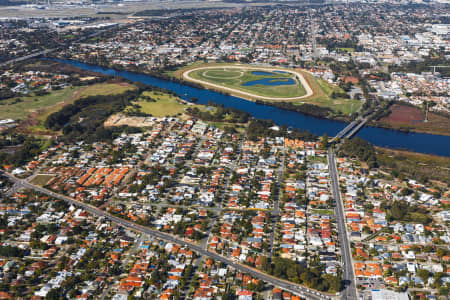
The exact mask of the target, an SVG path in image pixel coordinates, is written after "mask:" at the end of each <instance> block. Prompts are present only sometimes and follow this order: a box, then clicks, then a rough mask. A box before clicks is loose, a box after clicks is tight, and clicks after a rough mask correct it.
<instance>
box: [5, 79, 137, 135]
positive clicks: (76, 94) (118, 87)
mask: <svg viewBox="0 0 450 300" xmlns="http://www.w3.org/2000/svg"><path fill="white" fill-rule="evenodd" d="M134 88H135V86H134V85H131V84H128V83H98V84H93V85H89V86H82V87H67V88H65V89H62V90H56V91H52V92H50V93H49V94H48V95H43V96H32V95H30V96H26V97H20V98H11V99H6V100H3V101H0V103H2V104H3V105H0V119H3V118H11V119H16V120H21V121H24V123H23V124H22V128H24V129H26V130H27V131H29V132H34V133H39V132H44V131H47V130H46V128H45V127H44V125H43V123H44V121H45V119H46V118H47V117H48V116H49V115H50V114H51V113H54V112H56V111H58V110H60V109H61V108H62V107H63V106H65V105H67V104H70V103H73V102H74V101H75V100H77V99H80V98H82V97H88V96H95V95H115V94H120V93H123V92H125V91H127V90H129V89H134ZM17 99H21V100H22V101H20V102H17ZM15 102H17V103H15Z"/></svg>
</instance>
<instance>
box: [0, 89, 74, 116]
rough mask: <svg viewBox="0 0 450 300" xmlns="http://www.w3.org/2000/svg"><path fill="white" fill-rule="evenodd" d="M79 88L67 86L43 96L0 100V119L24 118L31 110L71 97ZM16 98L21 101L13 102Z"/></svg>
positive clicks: (49, 105)
mask: <svg viewBox="0 0 450 300" xmlns="http://www.w3.org/2000/svg"><path fill="white" fill-rule="evenodd" d="M80 89H81V88H80V87H68V88H65V89H63V90H58V91H53V92H51V93H50V94H48V95H44V96H27V97H20V98H11V99H7V100H2V101H0V104H2V105H1V106H0V119H3V118H11V119H16V120H25V119H26V118H27V117H28V115H29V114H30V113H32V112H37V111H38V110H42V109H46V108H50V107H51V106H54V105H56V104H57V103H59V102H64V101H67V100H69V99H71V98H73V97H74V96H75V95H76V93H77V91H79V90H80ZM18 99H22V100H23V101H21V102H18V103H15V102H16V101H17V100H18Z"/></svg>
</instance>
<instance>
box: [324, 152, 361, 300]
mask: <svg viewBox="0 0 450 300" xmlns="http://www.w3.org/2000/svg"><path fill="white" fill-rule="evenodd" d="M328 168H329V172H330V178H331V188H332V193H333V198H334V200H335V202H336V209H335V214H336V222H337V228H338V234H339V246H340V248H341V258H342V264H343V265H342V279H343V280H344V284H345V287H344V290H343V291H342V292H341V294H342V298H343V299H349V300H356V299H357V293H356V286H355V276H354V273H353V265H352V256H351V255H352V254H351V252H350V245H349V243H348V235H347V227H346V226H345V216H344V207H343V204H342V199H341V193H340V191H339V180H338V172H337V168H336V161H335V155H334V152H333V150H332V149H331V148H328Z"/></svg>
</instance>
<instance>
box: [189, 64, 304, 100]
mask: <svg viewBox="0 0 450 300" xmlns="http://www.w3.org/2000/svg"><path fill="white" fill-rule="evenodd" d="M253 72H264V70H258V69H255V70H246V69H236V68H228V69H227V68H226V67H218V68H217V69H202V70H196V71H193V72H191V73H190V74H189V76H190V77H192V78H194V79H198V80H203V81H206V82H210V83H213V84H218V85H222V86H224V87H227V88H232V89H236V90H239V91H243V92H246V93H252V94H254V95H257V96H265V97H276V98H291V97H300V96H303V95H305V94H306V91H305V88H304V87H303V85H302V84H301V83H300V82H298V81H297V79H295V76H294V75H293V74H290V73H274V72H270V71H267V72H269V73H270V74H263V75H258V74H253ZM266 78H268V79H269V80H270V81H271V82H275V81H287V80H289V79H293V80H294V81H295V84H289V85H269V84H256V85H251V86H245V84H246V83H248V82H251V81H254V80H260V79H266Z"/></svg>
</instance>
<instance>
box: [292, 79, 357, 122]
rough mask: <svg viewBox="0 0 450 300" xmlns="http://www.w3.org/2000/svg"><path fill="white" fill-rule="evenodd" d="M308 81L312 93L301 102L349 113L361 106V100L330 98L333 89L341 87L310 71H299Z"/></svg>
mask: <svg viewBox="0 0 450 300" xmlns="http://www.w3.org/2000/svg"><path fill="white" fill-rule="evenodd" d="M300 72H301V73H302V74H303V76H304V77H305V79H306V81H308V83H309V85H310V86H311V88H312V89H313V91H314V95H313V96H311V97H309V98H306V99H304V100H302V102H303V103H310V104H315V105H318V106H323V107H329V108H331V109H332V110H333V111H335V112H341V113H343V114H346V115H349V114H351V113H352V112H355V111H357V110H358V109H359V107H360V106H361V101H359V100H353V99H345V98H337V99H333V98H331V94H332V93H333V91H337V92H338V91H341V88H340V87H338V86H335V85H331V84H329V83H327V82H325V81H324V80H322V79H316V78H314V76H312V75H311V74H310V73H308V72H305V71H300Z"/></svg>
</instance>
